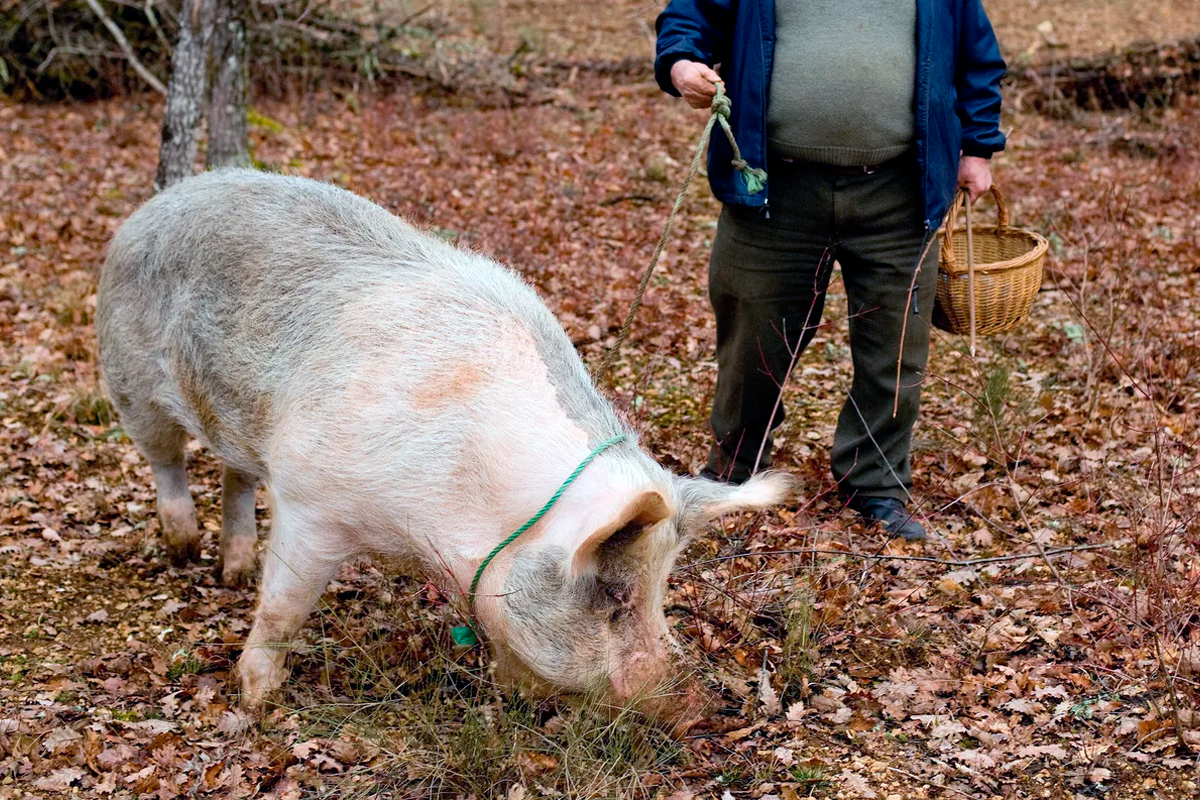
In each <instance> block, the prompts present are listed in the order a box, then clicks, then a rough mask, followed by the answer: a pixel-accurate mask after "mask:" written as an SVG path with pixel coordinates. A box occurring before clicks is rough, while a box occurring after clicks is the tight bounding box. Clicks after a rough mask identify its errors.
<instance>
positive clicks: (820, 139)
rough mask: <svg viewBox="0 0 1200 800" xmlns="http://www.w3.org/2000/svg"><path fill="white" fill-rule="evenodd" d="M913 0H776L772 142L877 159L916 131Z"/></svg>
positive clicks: (827, 157)
mask: <svg viewBox="0 0 1200 800" xmlns="http://www.w3.org/2000/svg"><path fill="white" fill-rule="evenodd" d="M916 19H917V9H916V2H915V0H775V64H774V67H773V70H772V73H771V96H770V104H769V106H768V109H767V136H768V139H769V142H770V146H771V148H772V150H773V151H774V152H776V153H778V154H780V155H783V156H788V157H791V158H796V159H800V160H804V161H817V162H820V163H822V164H835V165H838V166H858V165H867V164H878V163H880V162H883V161H887V160H888V159H889V158H895V157H896V156H898V155H901V154H902V153H904V152H905V151H906V150H908V149H909V147H911V146H912V141H913V115H914V112H913V88H914V83H915V80H916V58H917V34H916Z"/></svg>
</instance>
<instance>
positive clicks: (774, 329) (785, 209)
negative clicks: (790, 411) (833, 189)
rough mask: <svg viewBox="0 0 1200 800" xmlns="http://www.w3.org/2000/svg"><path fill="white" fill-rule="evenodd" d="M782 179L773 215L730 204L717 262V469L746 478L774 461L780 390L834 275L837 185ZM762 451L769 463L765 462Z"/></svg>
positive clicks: (775, 187) (777, 179)
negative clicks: (834, 195)
mask: <svg viewBox="0 0 1200 800" xmlns="http://www.w3.org/2000/svg"><path fill="white" fill-rule="evenodd" d="M797 172H798V170H796V169H795V168H783V167H776V168H775V170H774V171H773V172H772V181H773V183H772V196H771V204H772V205H771V215H770V217H767V216H766V215H764V214H762V213H761V212H758V211H754V210H746V209H736V208H733V207H726V208H725V209H724V210H723V211H722V213H721V218H720V221H719V222H718V225H717V235H716V240H715V241H714V243H713V252H712V260H711V262H710V265H709V298H710V300H711V301H712V305H713V310H714V312H715V315H716V322H717V387H716V392H715V395H714V398H713V408H712V416H711V420H710V422H711V425H712V430H713V435H714V444H713V447H712V450H711V452H710V454H709V461H708V466H707V471H708V472H709V473H711V474H714V475H716V476H719V477H721V478H723V479H726V480H732V481H737V482H740V481H743V480H745V479H746V478H748V477H749V476H750V475H751V474H752V473H753V472H754V471H755V468H756V465H757V468H758V469H762V468H765V467H767V466H769V464H770V453H771V441H770V432H771V430H773V429H774V428H776V427H778V426H779V425H780V424H781V423H782V422H783V419H784V410H783V406H782V404H781V403H779V402H778V401H779V397H780V392H781V391H782V387H783V384H784V381H785V380H786V378H787V374H788V370H789V369H790V368H791V366H792V364H794V363H795V359H796V356H798V354H799V353H800V352H802V351H803V350H804V348H805V347H806V346H807V345H808V343H809V341H811V340H812V337H813V335H814V333H815V331H816V327H817V325H818V324H819V323H820V320H821V313H822V310H823V308H824V304H825V290H826V287H827V285H828V282H829V273H830V270H831V268H832V262H833V255H832V241H831V230H832V228H831V221H832V218H831V212H832V204H831V202H830V200H831V196H830V193H829V189H830V184H829V181H827V180H824V179H822V178H820V177H819V176H815V177H812V179H811V180H806V179H804V176H802V175H799V174H795V173H797ZM760 452H761V458H760Z"/></svg>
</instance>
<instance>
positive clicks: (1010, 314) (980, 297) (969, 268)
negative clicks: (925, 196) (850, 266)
mask: <svg viewBox="0 0 1200 800" xmlns="http://www.w3.org/2000/svg"><path fill="white" fill-rule="evenodd" d="M992 197H994V198H995V200H996V210H997V216H998V217H999V219H998V222H999V224H998V225H978V226H977V225H973V224H972V222H971V204H970V203H969V202H966V200H965V199H966V198H967V193H966V192H962V193H960V194H959V196H958V197H957V198H955V200H954V204H953V205H952V206H951V207H950V213H949V214H947V215H946V224H945V226H944V227H943V228H942V230H941V231H940V232H939V233H940V234H941V236H942V246H941V264H940V265H939V269H938V279H937V301H936V302H935V303H934V306H933V324H934V325H936V326H937V327H939V328H941V329H942V330H944V331H949V332H950V333H957V334H969V335H970V336H971V349H972V351H974V348H975V335H976V334H979V335H986V334H989V333H1002V332H1004V331H1008V330H1012V329H1013V328H1015V327H1017V325H1019V324H1021V322H1023V321H1024V320H1025V318H1026V317H1027V316H1029V309H1030V307H1031V306H1032V305H1033V297H1034V295H1036V294H1037V292H1038V289H1039V288H1041V285H1042V264H1043V262H1044V261H1045V259H1046V249H1047V246H1048V243H1047V242H1046V239H1045V238H1044V237H1042V236H1039V235H1038V234H1036V233H1033V232H1031V231H1023V230H1018V229H1017V228H1013V227H1012V226H1010V225H1009V222H1008V206H1006V205H1005V203H1004V197H1003V196H1002V195H1001V194H1000V191H999V190H998V189H996V187H995V186H993V187H992ZM964 208H965V210H966V216H967V226H966V229H965V230H955V229H954V225H955V222H957V220H958V214H959V212H960V211H962V210H964Z"/></svg>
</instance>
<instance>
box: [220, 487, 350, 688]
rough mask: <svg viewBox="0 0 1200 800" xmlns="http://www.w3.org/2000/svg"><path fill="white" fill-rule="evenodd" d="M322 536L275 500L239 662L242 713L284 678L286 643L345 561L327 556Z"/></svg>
mask: <svg viewBox="0 0 1200 800" xmlns="http://www.w3.org/2000/svg"><path fill="white" fill-rule="evenodd" d="M297 512H299V513H297ZM326 536H327V534H326V532H325V531H323V530H318V529H316V528H315V526H313V525H312V523H311V522H309V521H308V520H306V519H305V518H304V514H303V510H302V509H292V508H290V507H289V506H288V505H287V504H286V503H285V502H284V501H280V500H276V502H275V519H274V521H273V522H272V525H271V540H270V542H269V543H268V546H267V552H266V554H265V555H264V556H263V575H262V586H261V589H260V591H259V598H258V610H257V611H255V613H254V627H253V628H251V630H250V635H249V636H248V637H246V647H245V649H244V650H243V651H242V657H241V658H240V659H238V677H239V679H240V681H241V685H242V704H243V705H245V706H246V707H247V708H252V709H253V708H259V707H261V706H262V704H263V701H264V700H265V699H266V697H267V695H268V694H269V693H270V692H271V691H273V690H274V689H276V688H278V687H279V685H280V684H282V683H283V680H284V678H286V677H287V673H286V671H285V669H284V662H285V660H286V658H287V652H288V650H289V649H290V646H291V640H292V638H293V637H294V636H295V635H296V633H297V632H298V631H299V630H300V626H301V625H303V624H304V620H305V619H307V618H308V615H309V614H310V613H312V610H313V608H314V607H315V606H316V603H317V598H319V597H320V596H321V592H323V591H325V587H326V586H328V585H329V581H330V579H332V578H333V576H334V574H335V573H336V572H337V569H338V566H340V565H341V563H342V561H343V560H344V559H345V556H344V554H342V553H340V552H331V551H329V549H328V548H327V545H328V541H327V540H325V537H326ZM323 545H324V546H323Z"/></svg>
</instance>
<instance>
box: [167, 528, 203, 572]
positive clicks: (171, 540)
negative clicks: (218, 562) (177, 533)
mask: <svg viewBox="0 0 1200 800" xmlns="http://www.w3.org/2000/svg"><path fill="white" fill-rule="evenodd" d="M166 539H167V556H168V557H169V558H170V559H171V563H172V564H173V565H175V566H177V567H186V566H187V565H188V564H189V563H191V562H193V561H199V560H200V536H199V534H197V535H195V536H188V537H173V536H170V535H168V536H167V537H166Z"/></svg>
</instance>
